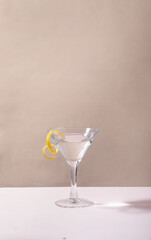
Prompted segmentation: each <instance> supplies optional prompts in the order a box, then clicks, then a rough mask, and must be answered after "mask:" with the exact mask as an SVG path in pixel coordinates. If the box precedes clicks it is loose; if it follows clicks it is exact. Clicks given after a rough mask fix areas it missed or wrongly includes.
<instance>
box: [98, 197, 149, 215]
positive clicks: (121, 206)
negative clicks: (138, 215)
mask: <svg viewBox="0 0 151 240" xmlns="http://www.w3.org/2000/svg"><path fill="white" fill-rule="evenodd" d="M94 206H100V207H102V208H109V209H118V210H121V211H128V212H142V211H145V212H151V199H144V200H136V201H131V202H108V203H104V204H103V203H102V204H101V203H94Z"/></svg>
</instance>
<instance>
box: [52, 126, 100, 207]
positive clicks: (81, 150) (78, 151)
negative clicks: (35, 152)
mask: <svg viewBox="0 0 151 240" xmlns="http://www.w3.org/2000/svg"><path fill="white" fill-rule="evenodd" d="M56 129H57V130H59V131H60V132H61V133H62V134H63V135H64V137H62V136H60V135H58V134H57V133H55V132H54V133H53V134H52V136H51V137H52V140H53V141H54V143H55V145H56V146H57V147H58V149H59V150H60V152H61V154H62V155H63V157H64V158H65V160H66V161H67V163H68V165H69V167H70V172H71V190H70V197H69V199H63V200H58V201H56V205H57V206H59V207H66V208H76V207H88V206H92V205H93V202H92V201H89V200H87V199H81V198H79V197H78V193H77V168H78V165H79V163H80V162H81V160H82V158H83V156H84V154H85V153H86V151H87V149H88V148H89V146H90V145H91V143H92V141H93V140H94V137H95V135H96V134H97V133H98V129H93V128H56Z"/></svg>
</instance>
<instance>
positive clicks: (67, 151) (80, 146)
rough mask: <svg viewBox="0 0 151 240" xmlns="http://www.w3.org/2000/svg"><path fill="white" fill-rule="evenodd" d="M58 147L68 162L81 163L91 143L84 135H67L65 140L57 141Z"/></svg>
mask: <svg viewBox="0 0 151 240" xmlns="http://www.w3.org/2000/svg"><path fill="white" fill-rule="evenodd" d="M56 145H57V147H58V148H59V150H60V152H61V153H62V155H63V156H64V158H65V159H66V160H67V161H79V162H80V161H81V159H82V157H83V156H84V154H85V152H86V151H87V149H88V147H89V146H90V141H89V140H88V139H87V138H86V137H85V136H83V135H82V134H81V135H80V134H74V135H72V134H70V135H66V136H65V138H64V139H60V140H56Z"/></svg>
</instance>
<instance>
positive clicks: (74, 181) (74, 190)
mask: <svg viewBox="0 0 151 240" xmlns="http://www.w3.org/2000/svg"><path fill="white" fill-rule="evenodd" d="M77 167H78V164H77V161H70V173H71V190H70V199H71V200H72V201H75V202H76V200H77V199H78V193H77Z"/></svg>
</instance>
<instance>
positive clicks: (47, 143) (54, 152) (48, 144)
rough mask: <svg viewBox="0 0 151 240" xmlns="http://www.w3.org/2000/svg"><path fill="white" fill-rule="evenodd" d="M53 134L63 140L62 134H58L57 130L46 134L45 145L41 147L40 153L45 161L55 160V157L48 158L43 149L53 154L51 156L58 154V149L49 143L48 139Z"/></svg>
mask: <svg viewBox="0 0 151 240" xmlns="http://www.w3.org/2000/svg"><path fill="white" fill-rule="evenodd" d="M53 133H57V134H58V136H59V137H61V138H64V135H63V134H62V132H60V131H59V130H51V131H50V132H49V133H48V134H47V137H46V145H45V146H44V147H43V149H42V153H43V155H44V157H45V158H47V159H50V160H52V159H55V158H56V157H48V156H47V155H46V153H45V149H46V148H48V149H49V151H50V152H51V153H52V154H53V155H56V154H57V153H58V152H59V149H58V148H57V147H56V145H54V144H52V143H50V138H51V135H52V134H53Z"/></svg>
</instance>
